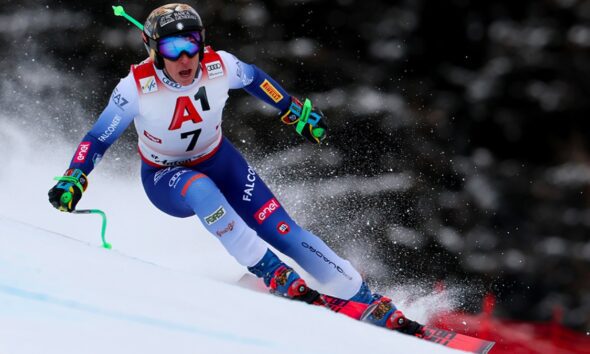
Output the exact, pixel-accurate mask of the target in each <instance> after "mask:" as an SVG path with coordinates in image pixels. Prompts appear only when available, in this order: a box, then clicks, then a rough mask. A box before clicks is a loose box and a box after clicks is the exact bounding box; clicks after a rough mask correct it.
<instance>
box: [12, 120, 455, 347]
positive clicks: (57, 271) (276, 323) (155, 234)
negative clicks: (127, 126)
mask: <svg viewBox="0 0 590 354" xmlns="http://www.w3.org/2000/svg"><path fill="white" fill-rule="evenodd" d="M0 138H1V139H0V154H2V156H5V157H6V159H5V161H4V163H3V168H2V169H0V353H2V354H23V353H34V354H38V353H44V354H51V353H56V354H57V353H59V354H68V353H76V354H79V353H84V354H93V353H111V354H115V353H126V354H127V353H232V354H236V353H240V354H242V353H256V354H263V353H322V354H327V353H334V354H336V353H339V354H341V353H354V354H357V353H363V352H370V353H375V354H376V353H388V354H391V353H395V352H400V353H452V352H456V351H453V350H450V349H447V348H444V347H441V346H438V345H435V344H432V343H428V342H426V341H421V340H418V339H415V338H412V337H408V336H404V335H401V334H398V333H394V332H390V331H387V330H384V329H381V328H377V327H373V326H370V325H367V324H364V323H360V322H357V321H354V320H351V319H349V318H347V317H345V316H343V315H339V314H335V313H331V312H329V311H327V310H325V309H322V308H318V307H313V306H309V305H306V304H303V303H298V302H294V301H289V300H285V299H281V298H278V297H274V296H271V295H268V294H262V293H259V292H255V291H251V290H248V289H245V288H243V287H240V286H238V285H236V284H237V282H238V280H239V279H240V278H241V277H242V275H243V274H244V272H245V270H244V268H242V267H241V266H240V265H239V264H238V263H237V262H236V261H235V260H234V259H233V258H231V257H230V256H228V255H227V254H226V253H225V251H224V249H223V248H222V246H221V244H220V243H219V242H218V240H217V239H216V238H215V237H213V236H211V235H209V234H207V232H206V231H205V229H204V228H203V227H202V225H200V223H199V221H198V220H197V219H196V218H187V219H176V218H172V217H170V216H167V215H165V214H163V213H161V212H160V211H158V210H157V209H156V208H155V207H153V206H152V205H151V204H150V202H149V200H148V199H147V197H146V196H145V195H144V193H143V190H142V189H141V188H142V187H141V182H140V180H139V176H138V175H137V172H135V171H137V170H138V166H139V162H138V161H137V160H135V161H133V160H131V162H125V163H122V162H121V161H119V160H118V159H117V158H116V156H113V155H112V154H111V155H110V156H109V155H107V156H106V157H105V161H103V163H102V164H101V165H100V166H99V168H98V169H97V170H96V171H94V172H93V173H92V174H91V176H90V177H89V180H90V181H89V188H88V190H87V192H86V193H85V195H84V197H83V199H82V201H81V202H80V204H79V205H78V207H79V208H81V209H84V208H98V209H102V210H104V211H105V212H106V213H107V215H108V221H109V224H108V228H107V239H108V241H109V242H111V243H112V245H113V249H112V250H105V249H103V248H101V247H100V244H101V243H100V218H99V217H98V216H95V215H73V214H67V213H61V212H58V211H57V210H55V209H53V208H52V207H51V206H50V204H49V203H48V201H47V190H48V189H49V188H50V187H51V186H52V185H53V184H54V181H53V180H52V178H53V177H54V176H56V175H61V173H62V172H63V170H65V168H66V167H67V164H68V161H69V158H70V157H71V154H72V152H73V151H74V150H75V147H74V146H73V145H70V146H62V145H63V144H58V143H56V142H55V140H54V141H52V140H51V139H50V140H43V139H41V140H40V139H37V138H33V137H31V136H30V134H28V133H27V134H25V133H23V129H17V128H14V126H11V125H10V124H8V123H6V121H3V130H2V131H1V132H0ZM44 141H45V142H44ZM109 157H110V158H111V160H110V162H109ZM416 304H417V305H416ZM419 304H420V302H419V301H418V302H416V303H415V306H414V307H413V308H406V307H404V310H408V311H406V313H408V314H409V315H410V316H411V317H412V318H416V319H418V320H425V317H427V315H428V314H427V313H426V312H427V311H426V312H425V310H424V308H423V307H422V306H420V305H419ZM430 307H432V306H430Z"/></svg>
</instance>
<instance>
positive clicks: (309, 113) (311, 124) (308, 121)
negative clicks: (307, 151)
mask: <svg viewBox="0 0 590 354" xmlns="http://www.w3.org/2000/svg"><path fill="white" fill-rule="evenodd" d="M281 121H282V122H283V123H285V124H288V125H295V130H296V131H297V133H298V134H299V135H302V136H304V137H305V138H306V139H307V140H309V141H311V142H312V143H316V144H319V143H320V142H321V141H322V140H324V139H325V138H326V133H327V131H328V126H327V125H326V117H325V116H324V114H323V113H322V111H320V110H319V109H317V108H313V106H312V104H311V101H310V100H309V99H307V98H306V99H305V101H304V103H301V101H299V100H298V99H297V98H296V97H291V105H290V106H289V109H287V111H285V112H282V113H281Z"/></svg>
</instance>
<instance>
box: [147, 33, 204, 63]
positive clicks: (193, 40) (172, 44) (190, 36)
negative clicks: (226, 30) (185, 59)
mask: <svg viewBox="0 0 590 354" xmlns="http://www.w3.org/2000/svg"><path fill="white" fill-rule="evenodd" d="M200 39H201V36H200V35H199V33H198V32H195V33H185V34H181V35H178V36H171V37H165V38H162V39H160V40H159V41H158V52H159V53H160V55H162V56H163V57H164V58H166V59H170V60H178V58H180V56H181V55H182V53H183V52H184V53H186V55H188V56H189V57H190V58H192V57H194V56H195V55H196V54H197V53H198V52H199V49H200V48H201V40H200Z"/></svg>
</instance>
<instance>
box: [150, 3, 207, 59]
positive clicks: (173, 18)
mask: <svg viewBox="0 0 590 354" xmlns="http://www.w3.org/2000/svg"><path fill="white" fill-rule="evenodd" d="M187 32H197V33H198V34H199V36H200V38H199V41H200V43H199V44H200V49H199V57H200V58H203V52H204V46H205V30H204V28H203V22H202V21H201V17H200V16H199V14H198V13H197V11H195V9H193V8H192V7H190V6H189V5H186V4H178V3H173V4H167V5H164V6H160V7H158V8H157V9H155V10H153V11H152V12H151V13H150V15H149V16H148V18H147V20H146V21H145V24H144V26H143V32H142V37H143V42H144V44H145V48H146V50H147V52H148V54H149V56H150V58H151V59H152V61H153V62H154V65H155V67H156V68H158V69H160V70H161V69H163V68H164V59H163V57H162V56H161V55H160V53H159V51H158V40H159V39H161V38H164V37H167V36H171V35H176V34H182V33H187Z"/></svg>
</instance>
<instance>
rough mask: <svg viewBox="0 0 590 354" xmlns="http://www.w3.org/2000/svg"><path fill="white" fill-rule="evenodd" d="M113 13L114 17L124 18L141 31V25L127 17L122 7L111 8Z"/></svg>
mask: <svg viewBox="0 0 590 354" xmlns="http://www.w3.org/2000/svg"><path fill="white" fill-rule="evenodd" d="M113 12H114V13H115V16H122V17H124V18H126V19H127V20H128V21H129V22H131V23H133V24H134V25H135V26H137V28H139V29H140V30H142V31H143V25H142V24H141V23H139V21H137V20H136V19H134V18H133V17H131V16H129V15H127V13H125V9H123V6H113Z"/></svg>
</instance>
